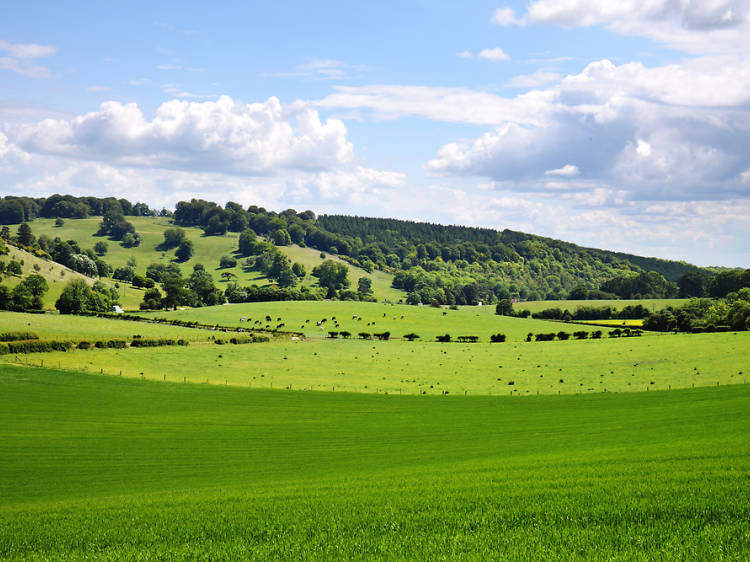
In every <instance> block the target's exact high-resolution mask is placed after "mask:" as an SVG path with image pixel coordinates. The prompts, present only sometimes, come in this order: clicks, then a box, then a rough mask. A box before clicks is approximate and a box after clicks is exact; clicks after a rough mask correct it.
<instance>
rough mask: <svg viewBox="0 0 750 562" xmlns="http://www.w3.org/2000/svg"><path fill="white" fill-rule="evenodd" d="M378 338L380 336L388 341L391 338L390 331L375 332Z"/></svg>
mask: <svg viewBox="0 0 750 562" xmlns="http://www.w3.org/2000/svg"><path fill="white" fill-rule="evenodd" d="M373 336H375V337H376V338H378V339H379V340H381V341H388V340H389V339H390V338H391V333H390V332H382V333H380V334H373Z"/></svg>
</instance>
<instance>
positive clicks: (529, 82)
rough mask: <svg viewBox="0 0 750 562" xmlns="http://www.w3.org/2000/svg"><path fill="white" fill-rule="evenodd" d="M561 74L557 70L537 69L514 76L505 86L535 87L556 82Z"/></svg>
mask: <svg viewBox="0 0 750 562" xmlns="http://www.w3.org/2000/svg"><path fill="white" fill-rule="evenodd" d="M560 78H561V76H560V75H559V74H558V73H557V72H548V71H544V70H539V71H537V72H534V73H533V74H524V75H521V76H515V77H513V78H511V79H510V80H509V81H508V82H506V83H505V87H506V88H536V87H538V86H544V85H545V84H549V83H550V82H557V81H558V80H560Z"/></svg>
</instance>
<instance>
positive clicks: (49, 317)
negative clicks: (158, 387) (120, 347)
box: [0, 311, 216, 341]
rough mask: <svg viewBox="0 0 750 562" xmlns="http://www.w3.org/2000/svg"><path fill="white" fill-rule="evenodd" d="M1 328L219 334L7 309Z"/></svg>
mask: <svg viewBox="0 0 750 562" xmlns="http://www.w3.org/2000/svg"><path fill="white" fill-rule="evenodd" d="M0 332H34V333H35V334H37V335H38V336H39V337H40V338H41V339H45V340H67V341H81V340H87V341H97V340H106V339H131V338H132V337H133V336H134V335H139V336H141V337H144V338H157V339H158V338H171V339H184V340H191V341H206V340H208V339H209V338H210V337H213V336H215V335H216V332H215V331H210V330H198V329H194V328H181V327H179V326H170V325H160V324H152V323H150V322H130V321H127V320H118V319H109V318H95V317H92V316H70V315H63V314H29V313H24V312H7V311H0Z"/></svg>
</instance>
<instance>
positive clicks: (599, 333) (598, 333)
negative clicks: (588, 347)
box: [591, 330, 602, 340]
mask: <svg viewBox="0 0 750 562" xmlns="http://www.w3.org/2000/svg"><path fill="white" fill-rule="evenodd" d="M601 337H602V331H601V330H595V331H593V332H591V339H592V340H598V339H599V338H601Z"/></svg>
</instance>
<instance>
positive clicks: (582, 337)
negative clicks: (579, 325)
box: [573, 330, 589, 340]
mask: <svg viewBox="0 0 750 562" xmlns="http://www.w3.org/2000/svg"><path fill="white" fill-rule="evenodd" d="M573 337H574V338H575V339H577V340H585V339H586V338H587V337H589V333H588V332H586V331H585V330H580V331H578V332H573Z"/></svg>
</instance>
